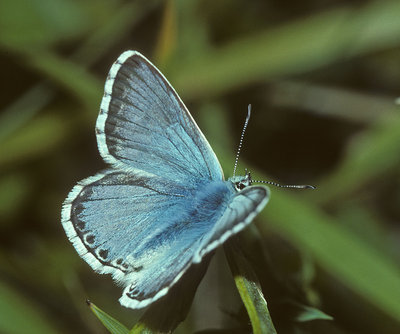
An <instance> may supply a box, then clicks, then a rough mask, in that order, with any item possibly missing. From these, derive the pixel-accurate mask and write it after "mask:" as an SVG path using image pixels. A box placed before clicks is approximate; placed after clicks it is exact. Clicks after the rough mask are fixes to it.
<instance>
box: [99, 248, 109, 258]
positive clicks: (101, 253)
mask: <svg viewBox="0 0 400 334" xmlns="http://www.w3.org/2000/svg"><path fill="white" fill-rule="evenodd" d="M99 256H100V257H101V258H102V259H104V260H106V259H107V256H108V250H106V249H101V250H100V251H99Z"/></svg>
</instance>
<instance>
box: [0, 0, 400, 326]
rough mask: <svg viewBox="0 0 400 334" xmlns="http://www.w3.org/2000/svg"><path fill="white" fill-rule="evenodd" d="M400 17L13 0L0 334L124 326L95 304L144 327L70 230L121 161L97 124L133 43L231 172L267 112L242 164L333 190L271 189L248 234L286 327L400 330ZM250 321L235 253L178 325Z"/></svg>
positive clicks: (397, 9)
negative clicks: (110, 321)
mask: <svg viewBox="0 0 400 334" xmlns="http://www.w3.org/2000/svg"><path fill="white" fill-rule="evenodd" d="M399 17H400V1H398V0H393V1H388V0H385V1H382V0H379V1H362V0H342V1H340V0H323V1H316V0H305V1H292V0H283V1H282V0H280V1H278V0H264V1H262V0H250V1H245V0H231V1H228V0H220V1H211V0H199V1H185V0H176V1H167V2H163V1H149V0H147V1H145V0H143V1H122V0H118V1H117V0H1V2H0V63H1V99H0V110H1V113H0V240H1V244H0V333H7V334H8V333H16V334H18V333H31V334H32V333H42V334H51V333H106V330H105V329H104V328H103V327H102V325H101V324H100V322H99V321H98V320H97V319H96V318H95V317H94V316H93V314H92V313H91V312H90V310H89V308H88V307H87V306H86V304H85V299H86V298H90V300H92V301H93V302H94V303H95V304H96V305H98V306H100V307H101V308H102V309H103V310H105V311H107V313H110V314H112V315H113V316H114V317H116V318H118V319H119V320H120V321H121V322H123V323H124V324H125V325H126V326H128V327H132V325H133V324H134V323H135V322H136V321H137V319H138V318H139V317H140V314H141V312H140V311H132V310H128V309H124V308H122V307H121V306H120V305H119V303H118V298H119V295H120V293H121V290H120V289H119V288H118V287H116V286H115V285H114V284H113V283H112V280H111V278H110V277H106V276H100V275H97V274H95V273H94V272H93V271H92V270H91V269H90V268H89V266H88V265H87V264H86V263H85V262H84V261H83V260H81V259H80V258H79V256H78V255H77V253H76V252H75V250H74V249H73V247H72V246H71V244H70V243H69V241H68V240H67V238H66V236H65V234H64V231H63V229H62V226H61V223H60V210H61V204H62V202H63V200H64V198H65V197H66V195H67V194H68V192H69V191H70V189H71V188H72V187H73V185H75V183H76V182H77V181H79V180H81V179H83V178H85V177H87V176H90V175H93V174H95V173H96V171H98V170H100V169H102V168H104V166H105V164H104V163H103V161H102V160H101V158H100V156H99V154H98V152H97V146H96V140H95V134H94V125H95V121H96V116H97V113H98V109H99V105H100V101H101V97H102V94H103V85H104V81H105V78H106V76H107V73H108V70H109V68H110V66H111V64H112V62H113V61H115V60H116V59H117V57H118V56H119V54H120V53H121V52H123V51H125V50H128V49H133V50H138V51H140V52H141V53H143V54H144V55H145V56H146V57H148V58H149V59H150V60H152V61H153V62H154V63H155V64H156V65H157V66H158V67H159V68H160V69H161V70H162V71H163V73H164V74H165V75H166V77H167V78H168V79H169V81H170V82H171V84H172V85H173V86H174V87H175V89H176V90H177V92H178V93H179V94H180V96H181V97H182V99H183V100H184V101H185V103H186V105H187V106H188V107H189V109H190V110H191V113H192V114H193V116H194V118H195V119H196V121H197V122H198V124H199V125H200V128H201V129H202V130H203V132H204V133H205V135H206V137H207V138H208V139H209V141H210V143H211V145H212V147H213V148H214V150H215V151H216V153H217V156H218V157H219V158H220V161H221V164H222V166H223V168H224V170H225V175H226V176H230V175H231V173H232V170H233V162H234V155H235V151H236V146H237V144H238V141H239V136H240V131H241V128H242V125H243V122H244V119H245V116H246V112H247V105H248V104H249V103H251V104H252V107H253V114H252V119H251V120H250V124H249V127H248V130H247V134H246V138H245V142H244V147H243V149H242V155H241V160H240V163H239V171H243V169H244V168H245V167H247V168H249V169H250V170H251V171H252V174H253V177H254V178H256V179H268V180H274V181H278V182H281V183H294V184H301V183H307V184H312V185H315V186H317V188H318V189H317V190H315V191H293V190H283V189H279V188H273V189H271V190H272V198H271V201H270V203H269V204H268V206H267V207H266V208H265V210H264V211H263V213H262V214H261V215H260V217H258V219H257V220H256V223H255V226H256V227H253V228H249V229H248V230H246V231H245V232H244V233H242V235H241V239H242V244H243V245H247V246H246V247H245V251H246V252H247V253H248V258H249V261H250V262H251V263H252V265H253V268H254V270H255V272H256V274H257V276H258V279H259V280H260V283H261V286H262V288H263V292H264V296H265V298H266V300H267V302H268V306H269V309H270V313H271V317H272V320H273V322H274V324H275V327H276V329H277V332H278V333H296V334H300V333H328V334H329V333H389V334H390V333H399V332H400V268H399V262H400V261H399V260H400V228H399V227H400V114H399V113H400V105H399V104H400V100H399V99H398V97H399V96H400V93H399V91H400V89H399V88H400V19H399ZM396 99H397V104H396ZM306 306H311V307H315V308H317V309H319V310H321V311H323V312H325V313H326V314H327V315H329V316H332V317H333V320H322V319H319V320H318V319H317V320H312V321H304V318H302V316H303V317H304V316H307V315H310V313H307V312H305V310H307V308H306ZM248 322H249V321H248V318H247V315H246V312H245V310H244V309H243V306H242V304H241V302H240V299H239V295H238V293H237V291H236V290H235V286H234V283H233V279H232V276H231V274H230V272H229V268H228V266H227V264H226V260H225V258H224V254H223V252H220V253H217V255H216V256H215V257H214V259H213V261H212V263H211V265H210V268H209V270H208V272H207V275H206V277H205V278H204V279H203V281H202V283H201V285H200V287H199V290H198V293H197V295H196V297H195V299H194V303H193V305H192V308H191V310H190V313H189V316H188V318H187V319H186V321H185V322H184V323H183V324H181V325H180V326H179V327H178V329H177V332H178V333H186V332H195V331H200V330H205V329H226V330H227V332H233V330H237V332H239V333H245V332H246V331H248V330H250V329H249V328H248V327H246V326H248ZM246 328H247V329H246ZM210 333H211V331H210Z"/></svg>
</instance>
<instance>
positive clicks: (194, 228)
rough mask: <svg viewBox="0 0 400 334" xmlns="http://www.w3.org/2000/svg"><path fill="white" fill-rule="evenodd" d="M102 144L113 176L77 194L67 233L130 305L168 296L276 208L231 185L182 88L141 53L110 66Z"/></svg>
mask: <svg viewBox="0 0 400 334" xmlns="http://www.w3.org/2000/svg"><path fill="white" fill-rule="evenodd" d="M96 136H97V143H98V148H99V151H100V154H101V156H102V158H103V159H104V161H105V162H106V163H108V164H109V168H108V169H106V170H104V171H102V172H100V173H98V174H97V175H95V176H92V177H89V178H87V179H84V180H83V181H81V182H79V183H78V184H77V185H76V186H75V187H74V188H73V189H72V191H71V192H70V193H69V195H68V197H67V199H66V200H65V202H64V204H63V208H62V225H63V227H64V229H65V232H66V234H67V236H68V238H69V240H70V241H71V242H72V244H73V245H74V247H75V249H76V250H77V252H78V253H79V255H80V256H81V257H82V258H83V259H84V260H85V261H86V262H87V263H88V264H89V265H90V266H91V267H92V268H93V269H94V270H95V271H97V272H98V273H101V274H111V275H112V277H113V278H114V280H115V281H117V282H118V283H119V284H121V285H122V286H124V291H123V294H122V297H121V298H120V303H121V304H122V305H123V306H125V307H129V308H134V309H135V308H142V307H145V306H147V305H149V304H151V303H153V302H154V301H156V300H158V299H159V298H160V297H162V296H164V295H165V294H166V293H167V292H168V290H169V289H170V288H171V287H172V286H173V285H174V284H175V283H176V282H177V281H178V280H179V279H180V278H181V277H182V275H183V274H184V273H185V272H186V271H187V270H188V268H189V267H190V266H191V265H192V264H195V263H200V262H201V261H202V259H203V258H204V257H205V255H206V254H208V253H210V252H211V251H213V250H214V249H215V248H217V247H218V246H219V245H221V244H222V243H223V242H224V241H225V240H227V239H228V238H229V237H230V236H232V235H234V234H236V233H238V232H239V231H241V230H242V229H243V228H245V227H246V226H247V225H248V224H250V222H251V221H252V220H253V219H254V217H255V216H256V215H257V214H258V213H259V212H260V211H261V210H262V209H263V208H264V206H265V205H266V204H267V202H268V200H269V190H268V188H267V187H265V186H252V185H251V183H252V180H251V178H250V174H247V173H246V175H245V176H235V177H232V178H229V179H228V180H227V181H225V180H224V175H223V172H222V169H221V166H220V164H219V162H218V159H217V157H216V156H215V153H214V152H213V150H212V148H211V147H210V145H209V143H208V142H207V139H206V138H205V137H204V135H203V134H202V132H201V131H200V129H199V128H198V126H197V124H196V123H195V121H194V120H193V118H192V116H191V115H190V113H189V111H188V110H187V108H186V107H185V105H184V104H183V102H182V101H181V99H180V98H179V96H178V94H177V93H176V92H175V90H174V88H173V87H172V86H171V85H170V84H169V82H168V81H167V79H166V78H165V77H164V76H163V75H162V74H161V73H160V72H159V70H158V69H157V68H156V67H155V66H154V65H153V64H152V63H151V62H150V61H149V60H147V59H146V58H145V57H144V56H142V55H141V54H140V53H138V52H136V51H126V52H124V53H123V54H121V56H120V57H119V58H118V60H117V61H116V62H115V63H114V64H113V66H112V67H111V70H110V72H109V75H108V77H107V81H106V83H105V89H104V97H103V100H102V102H101V107H100V113H99V116H98V118H97V123H96Z"/></svg>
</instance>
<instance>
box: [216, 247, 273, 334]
mask: <svg viewBox="0 0 400 334" xmlns="http://www.w3.org/2000/svg"><path fill="white" fill-rule="evenodd" d="M224 250H225V254H226V257H227V259H228V263H229V266H230V268H231V271H232V274H233V277H234V280H235V284H236V287H237V289H238V291H239V294H240V297H241V298H242V301H243V304H244V306H245V307H246V310H247V313H248V315H249V318H250V322H251V326H252V328H253V333H254V334H276V330H275V327H274V325H273V323H272V319H271V316H270V314H269V311H268V307H267V302H266V301H265V299H264V296H263V294H262V291H261V288H260V285H259V282H258V279H257V277H256V275H255V273H254V271H253V269H252V268H251V266H250V264H249V263H248V262H247V260H246V258H245V256H244V255H243V253H242V252H241V250H240V248H239V245H238V243H237V239H233V240H229V241H228V242H226V244H225V245H224Z"/></svg>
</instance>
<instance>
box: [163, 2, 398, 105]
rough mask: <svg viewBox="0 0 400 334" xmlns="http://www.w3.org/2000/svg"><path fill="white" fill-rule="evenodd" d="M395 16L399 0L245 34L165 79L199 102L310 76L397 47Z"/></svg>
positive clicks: (182, 63) (330, 12)
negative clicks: (275, 81)
mask: <svg viewBox="0 0 400 334" xmlns="http://www.w3.org/2000/svg"><path fill="white" fill-rule="evenodd" d="M399 15H400V2H399V1H373V2H370V3H369V4H368V5H366V6H364V7H362V8H361V7H357V8H354V7H351V6H346V7H342V8H339V9H335V10H332V9H330V10H327V11H325V12H323V13H321V14H317V15H313V16H307V17H306V18H303V19H299V20H297V21H294V22H293V21H292V22H290V23H289V24H285V25H282V26H280V27H277V28H273V29H266V30H265V31H261V32H257V33H256V34H253V35H246V37H245V38H242V39H236V40H235V41H233V42H232V43H231V44H228V45H225V46H223V47H221V48H219V49H216V50H214V51H212V52H207V53H202V54H198V55H197V57H196V58H195V59H192V58H190V59H188V60H184V59H182V60H181V61H180V62H179V63H177V64H176V66H175V67H174V69H173V70H174V71H173V73H172V71H171V75H170V76H169V77H170V79H171V82H172V83H173V84H174V86H175V88H176V90H177V91H178V92H181V91H183V92H184V93H185V96H186V97H197V98H198V97H204V96H207V97H209V96H211V95H217V94H221V93H222V92H227V91H229V90H230V89H232V88H235V87H238V86H243V85H245V84H248V83H251V82H254V81H256V80H265V79H271V78H276V77H279V76H287V75H293V74H296V73H304V72H308V71H311V70H313V69H317V68H321V67H324V66H327V65H328V64H332V63H335V62H337V61H340V60H342V59H349V58H351V57H356V56H358V55H361V54H366V53H369V52H371V51H374V50H381V49H386V48H390V47H391V46H397V45H399V39H398V36H399V33H400V20H398V17H399ZM350 18H351V19H350ZM232 69H235V70H234V71H233V70H232Z"/></svg>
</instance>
